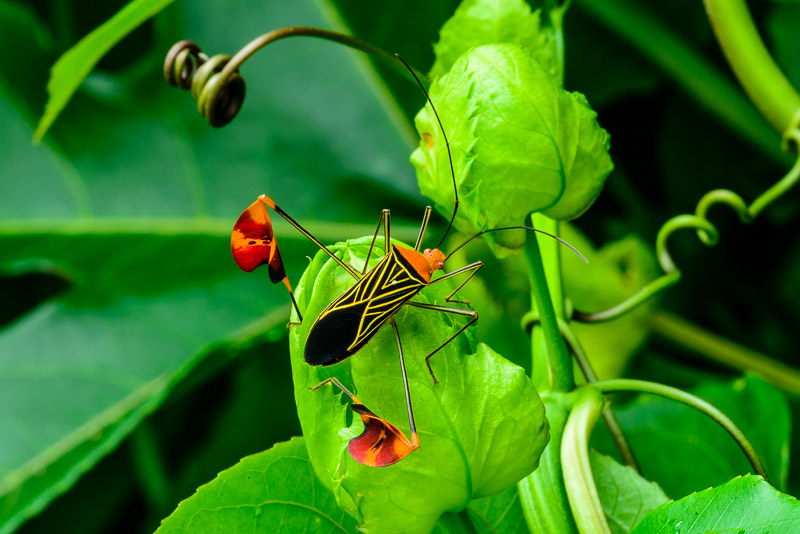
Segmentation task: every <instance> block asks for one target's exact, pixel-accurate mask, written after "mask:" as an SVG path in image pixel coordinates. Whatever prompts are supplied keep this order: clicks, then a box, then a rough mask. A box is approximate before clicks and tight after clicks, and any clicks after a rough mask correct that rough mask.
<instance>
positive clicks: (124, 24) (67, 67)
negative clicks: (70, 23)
mask: <svg viewBox="0 0 800 534" xmlns="http://www.w3.org/2000/svg"><path fill="white" fill-rule="evenodd" d="M172 2H173V0H133V1H132V2H130V3H129V4H128V5H127V6H125V8H124V9H122V10H121V11H120V12H119V13H117V14H116V15H114V16H113V17H111V18H110V19H109V20H108V21H106V22H105V23H103V25H102V26H100V27H99V28H97V29H96V30H95V31H93V32H92V33H90V34H89V35H87V36H86V37H85V38H84V39H82V40H81V42H79V43H78V44H77V45H75V46H74V47H73V48H72V49H71V50H70V51H69V52H67V53H66V54H64V55H63V56H61V58H60V59H59V60H58V62H57V63H56V64H55V65H54V66H53V74H52V76H51V78H50V82H49V83H48V84H47V90H48V91H49V92H50V100H49V101H48V102H47V108H46V110H45V113H44V115H43V116H42V118H41V120H40V121H39V126H37V127H36V133H35V134H34V137H35V138H36V139H41V138H42V136H44V134H45V133H46V132H47V130H48V128H50V125H51V124H53V121H54V120H56V117H57V116H58V114H59V113H61V110H62V109H64V106H66V105H67V102H69V99H70V98H72V95H73V94H74V93H75V91H76V90H77V89H78V86H79V85H80V84H81V82H82V81H83V79H84V78H86V75H87V74H89V72H90V71H91V70H92V67H94V66H95V64H96V63H97V62H98V61H100V58H102V57H103V56H104V55H105V54H106V52H108V51H109V50H110V49H111V47H112V46H114V45H115V44H117V43H118V42H119V41H120V40H121V39H122V38H123V37H125V36H126V35H128V34H129V33H130V32H131V31H133V30H134V29H135V28H136V27H137V26H139V25H140V24H141V23H142V22H144V21H145V20H147V19H149V18H150V17H152V16H153V15H155V14H156V13H158V12H159V11H161V10H162V9H164V8H165V7H166V6H168V5H169V4H171V3H172Z"/></svg>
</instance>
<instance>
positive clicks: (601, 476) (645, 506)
mask: <svg viewBox="0 0 800 534" xmlns="http://www.w3.org/2000/svg"><path fill="white" fill-rule="evenodd" d="M589 459H590V461H591V462H592V474H593V475H594V482H595V484H596V485H597V493H598V494H599V495H600V502H602V503H603V511H604V512H605V514H606V519H607V520H608V525H609V526H610V527H611V532H613V533H614V534H627V533H628V532H630V531H631V530H633V527H635V526H636V525H637V524H638V523H639V521H641V520H642V519H643V518H644V517H645V516H646V515H647V514H648V513H650V512H651V511H652V510H654V509H656V508H658V507H659V506H661V505H662V504H664V503H666V502H667V501H668V500H669V498H668V497H667V496H666V495H665V494H664V492H663V491H662V490H661V488H660V487H659V486H658V484H656V483H654V482H649V481H647V480H645V479H643V478H642V477H641V475H639V474H638V473H637V472H636V471H634V470H633V469H632V468H631V467H628V466H624V465H621V464H619V463H617V461H616V460H614V459H613V458H610V457H608V456H605V455H603V454H598V453H596V452H595V451H590V453H589Z"/></svg>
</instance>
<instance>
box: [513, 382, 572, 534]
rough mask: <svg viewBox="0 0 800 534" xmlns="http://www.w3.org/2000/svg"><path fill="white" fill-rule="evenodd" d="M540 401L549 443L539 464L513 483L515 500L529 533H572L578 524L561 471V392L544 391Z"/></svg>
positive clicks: (563, 406) (563, 412)
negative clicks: (519, 505)
mask: <svg viewBox="0 0 800 534" xmlns="http://www.w3.org/2000/svg"><path fill="white" fill-rule="evenodd" d="M542 402H543V403H544V406H545V411H546V413H547V421H548V423H549V424H550V442H549V443H548V444H547V447H545V449H544V453H543V454H542V457H541V458H540V459H539V467H538V468H536V470H535V471H534V472H533V473H531V474H530V475H528V476H527V477H525V478H523V479H522V480H520V481H519V484H517V489H518V490H519V500H520V503H521V504H522V511H523V513H524V515H525V522H526V523H527V525H528V530H529V531H530V532H558V533H559V534H576V533H577V532H578V527H577V526H576V525H575V520H574V519H573V518H572V515H571V514H570V513H569V501H568V500H567V490H566V488H565V485H564V475H563V473H562V470H561V442H562V436H563V434H564V425H565V424H566V422H567V413H568V412H567V406H566V404H567V403H566V399H565V395H564V394H561V393H555V394H553V393H544V394H543V395H542Z"/></svg>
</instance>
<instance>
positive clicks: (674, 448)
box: [602, 376, 790, 498]
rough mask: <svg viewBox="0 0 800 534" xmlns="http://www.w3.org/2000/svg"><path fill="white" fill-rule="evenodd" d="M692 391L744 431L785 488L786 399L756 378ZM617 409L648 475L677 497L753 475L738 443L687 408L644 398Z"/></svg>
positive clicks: (777, 482) (709, 384)
mask: <svg viewBox="0 0 800 534" xmlns="http://www.w3.org/2000/svg"><path fill="white" fill-rule="evenodd" d="M692 393H694V394H695V395H698V396H700V397H702V398H704V399H705V400H707V401H709V402H710V403H711V404H713V405H715V406H717V407H718V408H719V409H720V410H722V412H723V413H725V414H726V415H727V416H728V417H730V418H731V419H732V420H733V421H734V423H736V424H737V425H738V426H739V428H741V429H742V431H743V432H744V433H745V435H746V436H747V437H748V439H749V440H750V441H751V442H752V443H753V446H754V447H755V450H756V452H757V453H758V454H759V455H760V456H761V458H762V460H763V462H764V465H765V467H766V470H767V474H768V475H769V476H770V477H771V479H772V480H773V482H774V483H775V485H776V486H778V487H785V485H786V477H787V473H788V465H789V457H788V452H789V437H790V433H789V427H790V417H789V408H788V405H787V403H786V399H785V398H784V397H783V395H781V393H780V392H779V391H777V390H776V389H775V388H774V387H772V386H770V385H769V384H767V383H766V382H764V381H763V380H761V379H759V378H756V377H753V376H748V377H746V378H741V379H738V380H735V381H733V382H730V383H720V382H705V383H702V384H701V385H700V386H699V387H697V388H695V389H693V390H692ZM615 411H616V413H617V416H618V417H619V420H620V424H621V425H622V428H623V430H624V431H625V435H626V436H627V437H628V439H629V440H630V443H631V447H632V448H633V450H634V452H635V453H636V455H637V458H639V460H640V462H641V464H642V472H643V474H644V476H645V477H646V478H647V479H649V480H654V481H656V482H658V484H659V485H660V486H661V487H662V488H663V489H664V491H665V492H666V494H667V495H669V496H670V497H672V498H679V497H681V496H684V495H686V494H688V493H691V492H693V491H698V490H700V489H703V488H707V487H709V486H714V485H719V484H722V483H723V482H725V481H726V480H729V479H730V478H732V477H734V476H736V475H739V474H743V473H747V472H752V467H750V464H749V463H748V462H747V460H746V458H745V456H744V454H743V453H742V451H741V450H740V449H739V447H738V446H737V445H736V443H735V442H734V441H733V439H732V438H731V437H730V436H729V435H728V434H727V433H726V432H725V431H724V430H722V429H721V428H720V427H719V426H718V425H717V424H716V423H714V422H713V421H711V420H710V419H708V418H707V417H705V416H704V415H702V414H700V413H699V412H697V411H695V410H693V409H691V408H689V407H688V406H685V405H683V404H679V403H676V402H674V401H670V400H667V399H663V398H660V397H652V396H642V397H640V398H638V399H637V400H636V401H634V402H632V403H631V404H629V405H626V406H622V407H620V408H617V409H616V410H615ZM764 414H769V417H765V416H764ZM602 449H603V450H606V451H610V450H612V449H613V445H611V444H610V443H606V444H605V445H603V446H602Z"/></svg>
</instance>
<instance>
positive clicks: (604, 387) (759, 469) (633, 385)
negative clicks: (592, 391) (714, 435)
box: [565, 378, 769, 481]
mask: <svg viewBox="0 0 800 534" xmlns="http://www.w3.org/2000/svg"><path fill="white" fill-rule="evenodd" d="M591 387H593V388H596V389H598V390H600V391H602V392H603V393H606V394H607V393H617V392H621V391H633V392H637V393H650V394H652V395H659V396H661V397H665V398H667V399H672V400H675V401H678V402H681V403H683V404H685V405H687V406H689V407H691V408H694V409H695V410H698V411H699V412H701V413H703V414H705V415H707V416H708V417H710V418H711V419H713V420H714V421H715V422H716V423H717V424H719V425H720V426H721V427H722V428H724V429H725V431H726V432H728V434H730V435H731V437H732V438H733V439H734V441H736V443H737V445H739V448H740V449H742V452H743V453H744V455H745V456H746V457H747V460H748V461H749V462H750V465H751V466H752V467H753V470H754V471H755V472H756V474H758V475H760V476H761V477H763V478H764V480H766V481H769V479H768V478H767V471H766V470H765V469H764V464H763V463H762V462H761V458H759V457H758V454H757V453H756V451H755V449H754V448H753V445H752V444H751V443H750V440H748V439H747V437H746V436H745V435H744V433H743V432H742V431H741V430H740V429H739V427H737V426H736V424H735V423H734V422H733V421H731V420H730V418H729V417H728V416H727V415H725V414H724V413H722V412H721V411H720V410H719V409H718V408H716V407H714V406H713V405H711V404H709V403H708V402H706V401H704V400H703V399H701V398H700V397H697V396H696V395H692V394H691V393H687V392H685V391H683V390H680V389H678V388H673V387H670V386H665V385H663V384H656V383H654V382H647V381H644V380H632V379H627V378H619V379H615V380H605V381H600V382H595V383H594V384H592V386H591ZM565 436H566V432H565Z"/></svg>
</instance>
